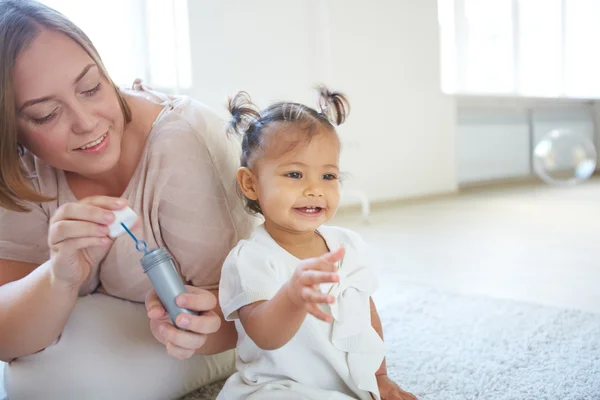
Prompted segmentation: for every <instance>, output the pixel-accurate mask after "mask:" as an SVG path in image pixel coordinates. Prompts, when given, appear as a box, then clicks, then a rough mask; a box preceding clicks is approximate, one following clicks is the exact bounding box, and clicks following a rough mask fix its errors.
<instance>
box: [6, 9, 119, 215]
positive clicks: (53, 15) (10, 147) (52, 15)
mask: <svg viewBox="0 0 600 400" xmlns="http://www.w3.org/2000/svg"><path fill="white" fill-rule="evenodd" d="M45 29H47V30H51V31H55V32H59V33H62V34H64V35H66V36H68V37H69V38H70V39H72V40H73V41H74V42H76V43H77V44H79V45H80V46H81V47H82V48H83V49H84V50H85V51H86V52H87V53H88V54H89V56H90V57H91V58H92V59H93V60H94V62H95V63H96V65H98V68H99V70H100V72H101V73H102V74H103V75H104V77H105V78H106V79H107V80H108V81H109V82H110V84H111V85H112V86H113V88H114V90H115V92H116V95H117V97H118V99H119V103H120V105H121V110H122V111H123V117H124V119H125V123H128V122H130V121H131V111H130V109H129V107H128V106H127V103H126V102H125V99H124V98H123V96H122V94H121V92H120V90H119V89H118V88H117V86H116V85H115V84H114V82H113V81H112V80H111V79H110V77H109V75H108V73H107V72H106V68H105V66H104V64H103V63H102V59H101V58H100V55H99V54H98V51H97V50H96V48H95V47H94V45H93V44H92V42H91V41H90V39H89V38H88V37H87V35H86V34H85V33H83V31H82V30H81V29H79V28H78V27H77V26H76V25H75V24H74V23H72V22H71V21H70V20H69V19H68V18H66V17H65V16H64V15H62V14H61V13H59V12H58V11H56V10H53V9H52V8H50V7H47V6H45V5H43V4H41V3H38V2H37V1H34V0H0V82H1V83H0V85H2V86H1V87H0V207H2V208H6V209H10V210H15V211H28V208H27V207H26V202H27V201H30V202H43V201H49V200H52V199H51V198H48V197H46V196H44V195H42V194H41V193H38V192H37V191H36V190H35V189H34V188H33V186H32V185H31V182H30V179H31V176H30V175H29V174H28V173H27V171H26V170H25V169H24V166H23V164H22V163H21V157H22V156H23V154H24V152H25V151H27V150H26V149H24V148H23V147H22V146H21V145H20V144H19V142H18V140H17V139H18V138H17V136H18V129H17V110H16V104H15V93H14V86H13V82H12V68H13V65H14V63H15V60H16V59H17V57H18V56H19V54H20V53H21V51H22V50H23V49H24V48H25V47H26V46H27V45H28V44H29V43H31V41H32V40H33V39H34V38H35V37H36V36H37V35H38V34H39V33H40V32H41V31H43V30H45Z"/></svg>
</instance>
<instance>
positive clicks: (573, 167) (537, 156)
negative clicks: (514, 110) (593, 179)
mask: <svg viewBox="0 0 600 400" xmlns="http://www.w3.org/2000/svg"><path fill="white" fill-rule="evenodd" d="M596 159H597V154H596V148H595V147H594V144H593V143H592V141H591V140H590V139H588V138H586V137H584V136H581V135H578V134H575V133H573V132H571V131H567V130H559V129H557V130H553V131H551V132H549V133H548V134H547V135H546V136H544V137H543V138H542V140H540V141H539V142H538V143H537V145H536V146H535V149H534V151H533V169H534V171H535V173H536V175H537V176H538V177H540V179H542V180H543V181H544V182H546V183H548V184H551V185H557V186H570V185H576V184H578V183H581V182H583V181H585V180H586V179H588V178H589V177H590V176H592V174H593V173H594V171H595V170H596Z"/></svg>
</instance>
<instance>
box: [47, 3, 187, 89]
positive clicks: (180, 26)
mask: <svg viewBox="0 0 600 400" xmlns="http://www.w3.org/2000/svg"><path fill="white" fill-rule="evenodd" d="M41 1H42V3H44V4H46V5H48V6H50V7H52V8H54V9H56V10H58V11H60V12H61V13H63V14H64V15H65V16H67V17H68V18H69V19H70V20H71V21H73V22H74V23H75V24H77V25H78V26H79V27H80V28H81V29H82V30H83V31H84V32H85V33H86V34H87V35H88V36H89V37H90V39H91V40H92V42H93V43H94V45H95V46H96V48H97V49H98V52H99V53H100V56H101V57H102V59H103V61H104V63H105V64H106V67H107V69H108V72H109V74H110V75H111V77H112V78H113V80H114V81H115V82H116V83H117V84H119V85H123V86H130V85H131V83H132V82H133V80H134V79H135V78H142V79H143V80H144V81H145V82H146V83H148V84H149V85H151V86H153V87H155V88H157V89H162V90H167V91H169V92H171V93H176V92H178V91H179V90H182V89H187V88H190V87H191V85H192V73H191V60H190V40H189V25H188V13H187V0H85V1H82V0H41Z"/></svg>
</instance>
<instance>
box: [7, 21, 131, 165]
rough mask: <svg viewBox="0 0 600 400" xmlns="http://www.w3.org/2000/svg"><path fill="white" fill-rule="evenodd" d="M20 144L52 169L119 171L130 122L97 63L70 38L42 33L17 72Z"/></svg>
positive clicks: (18, 63) (18, 64)
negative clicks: (125, 136) (122, 146)
mask: <svg viewBox="0 0 600 400" xmlns="http://www.w3.org/2000/svg"><path fill="white" fill-rule="evenodd" d="M13 83H14V88H15V99H16V104H15V106H16V109H17V124H18V129H19V142H20V143H21V144H22V145H23V146H25V147H26V148H27V149H28V150H29V151H31V152H32V153H33V154H35V155H36V156H37V157H38V158H40V159H42V160H44V161H45V162H46V163H48V164H49V165H51V166H53V167H55V168H58V169H62V170H65V171H71V172H74V173H77V174H80V175H84V176H93V175H96V174H101V173H103V172H107V171H110V170H111V169H112V168H114V167H115V166H116V164H117V162H118V160H119V158H120V153H121V138H122V136H123V130H124V117H123V113H122V111H121V107H120V105H119V101H118V97H117V94H116V93H115V90H114V89H113V87H112V86H111V85H110V83H109V81H108V80H107V79H106V78H105V77H104V76H103V75H102V73H101V72H100V70H99V69H98V66H97V65H96V63H95V62H94V60H93V59H92V58H91V57H90V56H89V55H88V54H87V52H86V51H85V50H84V49H83V48H81V46H79V45H78V44H77V43H76V42H75V41H73V40H71V39H70V38H69V37H68V36H66V35H63V34H61V33H57V32H54V31H49V30H42V31H41V32H40V33H39V34H38V35H37V37H35V38H34V39H33V41H32V42H31V43H30V44H29V46H27V47H26V48H25V49H24V50H23V51H22V52H21V54H19V56H18V57H17V60H16V62H15V65H14V69H13Z"/></svg>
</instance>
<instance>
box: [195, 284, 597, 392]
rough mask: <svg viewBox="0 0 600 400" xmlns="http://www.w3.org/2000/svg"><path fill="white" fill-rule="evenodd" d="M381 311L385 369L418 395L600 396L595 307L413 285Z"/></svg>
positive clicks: (400, 290)
mask: <svg viewBox="0 0 600 400" xmlns="http://www.w3.org/2000/svg"><path fill="white" fill-rule="evenodd" d="M379 313H380V315H381V317H382V320H383V325H384V335H385V342H386V345H387V348H388V353H387V363H388V373H389V375H390V376H391V377H392V378H394V380H395V381H396V382H398V383H399V384H400V385H401V386H402V387H403V388H404V389H405V390H408V391H410V392H412V393H414V394H416V395H417V397H418V398H419V399H422V400H471V399H473V400H474V399H481V400H528V399H531V400H543V399H561V400H600V315H597V314H592V313H586V312H581V311H576V310H565V309H560V308H553V307H547V306H541V305H536V304H531V303H524V302H517V301H511V300H502V299H493V298H487V297H475V296H472V297H471V296H462V295H457V294H450V293H444V292H440V291H437V290H433V289H428V288H424V287H418V286H411V285H402V286H399V287H398V288H397V290H396V291H395V293H394V298H393V299H386V301H385V305H384V306H383V307H382V308H381V309H380V310H379ZM222 385H223V382H216V383H214V384H212V385H208V386H206V387H204V388H202V389H199V390H197V391H195V392H193V393H190V394H188V395H187V396H185V397H184V400H207V399H214V398H215V397H216V395H217V394H218V392H219V390H220V388H221V387H222Z"/></svg>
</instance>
